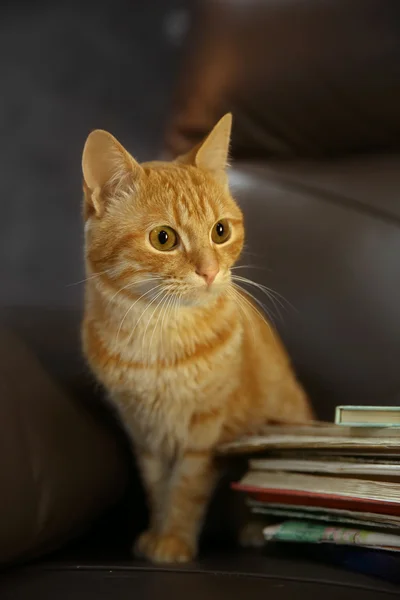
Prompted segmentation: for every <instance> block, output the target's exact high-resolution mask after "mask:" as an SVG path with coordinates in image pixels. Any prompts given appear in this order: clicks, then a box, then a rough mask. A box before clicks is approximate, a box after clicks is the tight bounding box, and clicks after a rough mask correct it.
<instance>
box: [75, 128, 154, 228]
mask: <svg viewBox="0 0 400 600" xmlns="http://www.w3.org/2000/svg"><path fill="white" fill-rule="evenodd" d="M82 171H83V178H84V190H85V198H86V202H87V205H88V208H89V209H90V210H91V211H92V212H93V211H94V212H95V214H96V215H97V216H99V217H100V216H102V214H103V213H104V211H105V210H106V207H107V204H108V202H109V201H110V199H111V198H112V197H114V198H115V197H118V195H119V192H123V191H126V190H127V189H133V188H134V186H135V185H136V183H137V182H138V180H139V178H140V177H141V176H142V173H143V169H142V167H141V166H140V165H139V163H137V162H136V160H135V159H134V158H133V157H132V156H131V155H130V154H129V152H128V151H127V150H125V148H124V147H123V146H122V144H120V142H119V141H118V140H117V139H116V138H115V137H114V136H113V135H111V133H108V132H107V131H103V130H101V129H96V130H95V131H92V132H91V133H90V134H89V137H88V138H87V140H86V143H85V147H84V149H83V155H82Z"/></svg>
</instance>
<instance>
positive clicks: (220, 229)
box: [211, 219, 231, 244]
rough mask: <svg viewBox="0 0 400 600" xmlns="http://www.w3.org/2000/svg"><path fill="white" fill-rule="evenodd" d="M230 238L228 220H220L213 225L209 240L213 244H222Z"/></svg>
mask: <svg viewBox="0 0 400 600" xmlns="http://www.w3.org/2000/svg"><path fill="white" fill-rule="evenodd" d="M230 237H231V226H230V224H229V221H228V219H221V220H220V221H218V222H217V223H215V225H214V227H213V228H212V231H211V239H212V241H213V242H214V244H223V243H224V242H227V241H228V240H229V238H230Z"/></svg>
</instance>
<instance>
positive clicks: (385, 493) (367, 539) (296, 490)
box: [219, 406, 400, 552]
mask: <svg viewBox="0 0 400 600" xmlns="http://www.w3.org/2000/svg"><path fill="white" fill-rule="evenodd" d="M219 450H220V453H221V454H223V455H225V456H226V455H237V454H246V455H248V456H249V469H248V472H247V473H246V474H245V476H244V477H243V478H242V479H241V480H240V481H238V482H235V483H233V484H232V487H233V488H234V489H235V490H236V491H238V492H241V493H244V494H246V501H247V504H248V506H249V510H250V512H251V513H253V514H254V515H257V516H258V517H262V518H263V519H264V520H265V526H264V527H263V536H264V539H265V540H266V541H268V540H273V541H277V542H306V543H322V544H335V545H338V544H339V545H343V546H349V545H357V546H361V547H364V548H374V549H375V550H377V549H378V550H382V551H386V552H387V551H392V552H393V551H395V552H398V551H400V408H393V407H388V408H384V407H379V408H377V407H352V406H341V407H338V408H337V411H336V419H335V423H334V424H332V423H331V424H329V423H319V422H316V423H311V424H308V425H302V426H294V425H276V426H269V427H266V429H265V431H263V433H262V435H258V436H250V437H247V438H243V439H240V440H238V441H236V442H234V443H230V444H225V445H224V446H222V447H221V448H220V449H219Z"/></svg>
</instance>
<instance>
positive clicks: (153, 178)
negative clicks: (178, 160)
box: [146, 165, 222, 227]
mask: <svg viewBox="0 0 400 600" xmlns="http://www.w3.org/2000/svg"><path fill="white" fill-rule="evenodd" d="M146 174H147V176H148V184H149V185H150V186H151V188H153V189H154V190H155V191H156V192H157V195H158V196H159V201H160V202H162V203H163V204H164V207H165V208H166V209H167V211H168V212H170V214H171V217H172V218H173V221H174V223H175V224H176V225H177V226H178V227H184V226H185V225H187V223H188V222H191V223H192V222H193V220H196V221H207V222H208V221H212V222H214V221H216V220H217V219H218V218H219V217H220V212H221V210H222V202H221V190H220V188H219V187H218V186H217V185H216V184H214V182H213V181H212V179H211V178H210V176H209V175H207V174H205V173H203V172H201V171H200V170H199V169H196V168H193V167H187V166H181V165H170V166H167V167H159V168H151V169H146Z"/></svg>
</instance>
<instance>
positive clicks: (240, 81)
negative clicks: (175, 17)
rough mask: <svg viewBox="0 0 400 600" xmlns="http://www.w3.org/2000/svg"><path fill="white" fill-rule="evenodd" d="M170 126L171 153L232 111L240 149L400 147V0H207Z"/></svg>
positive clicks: (322, 151)
mask: <svg viewBox="0 0 400 600" xmlns="http://www.w3.org/2000/svg"><path fill="white" fill-rule="evenodd" d="M197 4H198V9H197V14H196V15H195V16H194V18H193V26H192V30H191V32H190V34H189V36H188V37H189V45H188V47H187V50H186V55H187V60H186V61H185V62H184V65H183V68H182V75H181V78H180V82H179V85H178V88H177V91H176V96H175V104H174V115H173V119H172V121H171V123H170V126H169V128H168V132H167V148H168V150H169V151H170V153H171V154H172V155H176V154H179V153H181V152H185V151H186V150H188V148H190V147H191V146H192V145H194V144H195V143H197V142H198V141H199V140H200V139H201V138H202V137H203V136H204V135H205V134H206V133H207V132H208V131H209V130H210V129H211V127H212V126H213V125H214V124H215V123H216V121H217V120H218V118H219V117H220V116H221V115H222V114H223V113H224V112H226V111H228V110H230V111H232V112H233V114H234V129H233V140H232V150H233V155H234V157H236V158H237V157H247V158H255V157H261V156H267V157H268V156H269V157H280V158H292V157H305V156H307V157H310V156H312V157H320V156H325V157H326V156H337V155H342V154H350V153H358V152H363V153H365V152H368V153H371V152H372V153H376V152H378V151H389V150H390V151H392V150H396V149H398V148H399V146H400V113H399V110H398V107H399V104H400V86H399V85H398V82H399V80H400V3H399V2H398V0H284V1H281V2H265V1H264V0H255V1H251V2H250V1H249V0H203V1H202V2H200V3H197Z"/></svg>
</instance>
